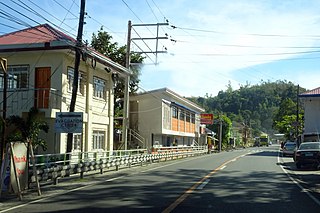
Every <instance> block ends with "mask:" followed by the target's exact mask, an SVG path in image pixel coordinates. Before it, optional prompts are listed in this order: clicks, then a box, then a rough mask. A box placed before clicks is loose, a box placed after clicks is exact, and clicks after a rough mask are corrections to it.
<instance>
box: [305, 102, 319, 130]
mask: <svg viewBox="0 0 320 213" xmlns="http://www.w3.org/2000/svg"><path fill="white" fill-rule="evenodd" d="M304 106H305V112H304V121H305V123H304V128H305V131H304V132H306V133H308V132H320V98H317V97H311V98H306V99H304Z"/></svg>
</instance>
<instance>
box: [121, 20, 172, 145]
mask: <svg viewBox="0 0 320 213" xmlns="http://www.w3.org/2000/svg"><path fill="white" fill-rule="evenodd" d="M162 25H169V23H157V24H132V23H131V21H130V20H129V21H128V38H127V51H126V68H127V69H128V70H130V54H131V41H132V40H156V50H155V51H149V52H145V51H142V52H132V53H140V54H142V53H146V54H147V53H153V54H156V57H157V54H158V53H166V51H158V41H159V39H168V38H167V37H159V26H162ZM139 26H143V27H146V26H157V36H156V37H155V38H131V29H132V27H139ZM156 62H157V60H156ZM129 84H130V75H128V76H126V77H125V83H124V86H125V88H124V97H123V101H124V103H123V104H124V106H123V123H122V143H123V144H124V149H125V150H127V149H128V128H129Z"/></svg>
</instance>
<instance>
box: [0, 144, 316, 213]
mask: <svg viewBox="0 0 320 213" xmlns="http://www.w3.org/2000/svg"><path fill="white" fill-rule="evenodd" d="M278 149H279V147H278V146H271V147H264V148H250V149H242V150H235V151H231V152H222V153H215V154H210V155H205V156H200V157H194V158H188V159H183V160H174V161H170V162H166V163H159V164H158V163H155V164H151V165H148V166H145V167H139V168H138V169H130V170H126V172H122V173H118V174H115V175H113V176H99V177H98V178H96V179H94V181H92V180H84V182H82V184H79V186H77V187H72V188H70V189H69V190H64V191H59V193H55V194H52V195H51V196H46V197H42V198H41V199H39V200H28V201H25V202H23V203H22V202H19V201H17V202H16V203H15V204H14V205H11V206H9V205H8V206H6V205H4V206H5V207H6V208H5V209H3V211H1V212H227V213H228V212H237V213H239V212H259V213H260V212H268V213H269V212H281V213H283V212H290V213H292V212H320V201H319V199H320V196H319V195H320V193H319V192H318V191H317V190H316V189H317V188H318V187H317V184H318V182H320V179H319V177H320V176H319V171H314V170H307V171H297V170H296V169H295V167H294V164H293V162H292V159H291V158H282V157H279V152H278ZM311 177H312V178H311ZM315 177H318V181H317V180H316V178H315ZM309 180H310V183H307V181H309ZM86 181H87V182H86ZM70 185H72V184H71V183H70ZM2 207H3V206H2ZM0 208H1V206H0Z"/></svg>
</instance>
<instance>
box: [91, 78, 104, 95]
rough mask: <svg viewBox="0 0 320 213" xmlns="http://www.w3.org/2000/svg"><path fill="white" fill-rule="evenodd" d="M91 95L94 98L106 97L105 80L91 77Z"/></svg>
mask: <svg viewBox="0 0 320 213" xmlns="http://www.w3.org/2000/svg"><path fill="white" fill-rule="evenodd" d="M93 96H94V97H96V98H102V99H106V81H105V80H103V79H101V78H98V77H93Z"/></svg>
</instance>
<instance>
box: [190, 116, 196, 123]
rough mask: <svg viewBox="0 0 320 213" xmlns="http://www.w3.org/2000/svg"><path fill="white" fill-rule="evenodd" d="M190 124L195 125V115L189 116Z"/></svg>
mask: <svg viewBox="0 0 320 213" xmlns="http://www.w3.org/2000/svg"><path fill="white" fill-rule="evenodd" d="M191 123H193V124H194V123H196V116H195V114H193V113H192V114H191Z"/></svg>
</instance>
